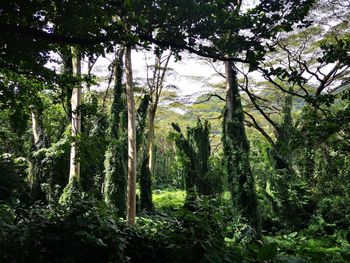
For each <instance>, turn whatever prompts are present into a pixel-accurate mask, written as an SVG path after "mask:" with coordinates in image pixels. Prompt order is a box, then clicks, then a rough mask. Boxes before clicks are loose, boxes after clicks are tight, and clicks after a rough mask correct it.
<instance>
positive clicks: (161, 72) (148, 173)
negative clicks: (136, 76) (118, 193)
mask: <svg viewBox="0 0 350 263" xmlns="http://www.w3.org/2000/svg"><path fill="white" fill-rule="evenodd" d="M171 56H172V54H171V52H170V54H167V55H165V56H162V52H160V51H159V52H158V53H156V57H155V63H154V66H153V74H152V77H150V78H147V85H148V88H149V92H150V105H149V110H148V123H147V126H148V127H147V128H148V129H147V141H146V149H145V158H144V159H143V164H142V167H143V168H144V169H142V170H141V174H140V176H141V177H140V194H141V196H140V208H141V210H145V211H152V210H153V203H152V175H153V170H154V169H153V164H154V154H153V153H154V147H155V145H154V139H155V138H154V123H155V117H156V112H157V107H158V103H159V99H160V96H161V93H162V90H163V87H164V81H165V75H166V72H167V70H168V64H169V61H170V58H171ZM147 70H148V68H147Z"/></svg>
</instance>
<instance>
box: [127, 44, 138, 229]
mask: <svg viewBox="0 0 350 263" xmlns="http://www.w3.org/2000/svg"><path fill="white" fill-rule="evenodd" d="M125 74H126V96H127V107H128V192H127V214H126V219H127V222H128V224H129V225H134V224H135V218H136V156H137V155H136V120H135V101H134V90H133V77H132V65H131V46H127V47H126V52H125Z"/></svg>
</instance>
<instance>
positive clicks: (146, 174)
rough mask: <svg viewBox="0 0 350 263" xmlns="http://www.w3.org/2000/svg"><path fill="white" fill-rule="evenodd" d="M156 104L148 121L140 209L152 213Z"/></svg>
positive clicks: (150, 110) (141, 178) (151, 107)
mask: <svg viewBox="0 0 350 263" xmlns="http://www.w3.org/2000/svg"><path fill="white" fill-rule="evenodd" d="M155 107H156V106H155V104H153V103H152V105H151V106H150V109H149V119H148V135H147V144H146V152H145V155H146V156H145V159H144V160H143V164H142V170H141V177H140V187H141V189H140V190H141V191H140V192H141V196H140V208H141V210H145V211H149V212H151V211H152V210H153V203H152V167H153V147H154V119H155Z"/></svg>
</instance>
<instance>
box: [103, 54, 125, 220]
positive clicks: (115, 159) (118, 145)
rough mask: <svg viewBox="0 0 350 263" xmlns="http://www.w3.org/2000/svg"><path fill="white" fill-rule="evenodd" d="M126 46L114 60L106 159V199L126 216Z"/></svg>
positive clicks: (119, 213) (119, 212) (121, 214)
mask: <svg viewBox="0 0 350 263" xmlns="http://www.w3.org/2000/svg"><path fill="white" fill-rule="evenodd" d="M123 57H124V48H120V49H119V50H118V51H117V52H116V57H115V60H114V90H113V102H112V106H111V116H110V122H109V137H110V143H109V146H108V150H107V152H106V159H105V179H104V200H105V202H106V203H107V204H109V205H111V206H113V207H115V208H116V209H117V211H118V212H117V213H118V215H119V216H125V215H126V195H127V174H128V171H127V162H128V161H127V132H126V130H127V120H126V119H127V115H126V98H125V88H124V87H123V82H122V78H123V72H124V63H123Z"/></svg>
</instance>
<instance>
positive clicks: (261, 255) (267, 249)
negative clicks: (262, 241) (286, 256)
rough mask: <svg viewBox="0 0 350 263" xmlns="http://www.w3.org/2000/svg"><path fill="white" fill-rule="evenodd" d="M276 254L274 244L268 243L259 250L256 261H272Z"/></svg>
mask: <svg viewBox="0 0 350 263" xmlns="http://www.w3.org/2000/svg"><path fill="white" fill-rule="evenodd" d="M276 254H277V244H276V243H270V244H266V245H264V246H263V247H262V248H260V250H259V252H258V255H257V259H258V261H260V262H263V261H265V260H269V259H273V258H274V257H275V256H276Z"/></svg>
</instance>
